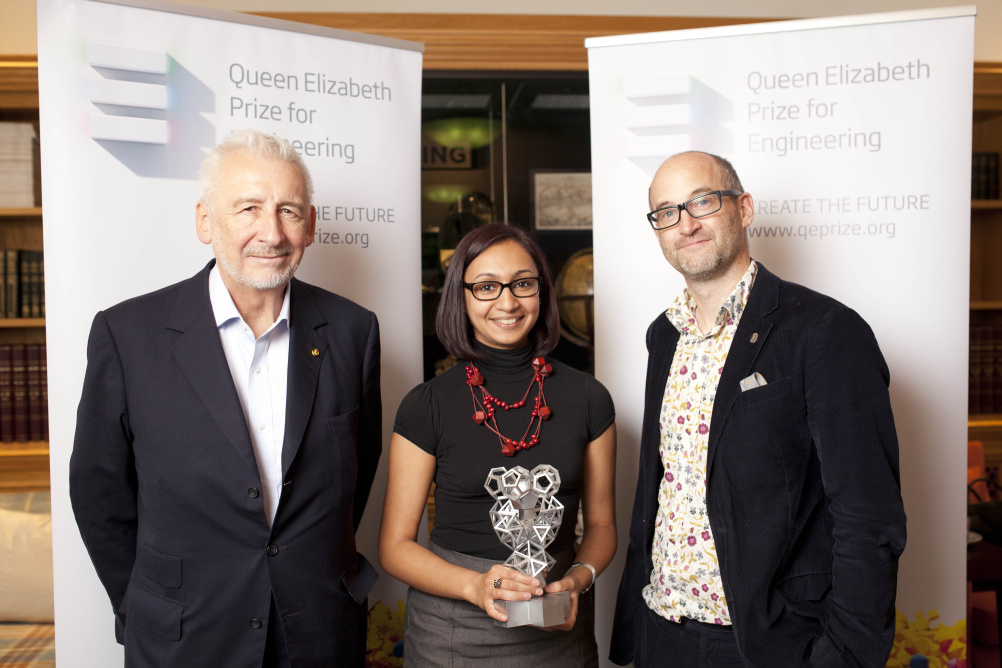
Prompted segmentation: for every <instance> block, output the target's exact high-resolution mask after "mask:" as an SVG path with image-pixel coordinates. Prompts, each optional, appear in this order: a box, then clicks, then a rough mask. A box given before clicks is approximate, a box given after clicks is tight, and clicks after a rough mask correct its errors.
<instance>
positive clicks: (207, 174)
mask: <svg viewBox="0 0 1002 668" xmlns="http://www.w3.org/2000/svg"><path fill="white" fill-rule="evenodd" d="M243 152H247V153H252V154H254V155H256V156H260V157H263V158H271V159H272V160H279V161H282V162H287V163H290V164H292V165H295V166H296V167H298V168H299V172H300V173H301V174H302V175H303V185H304V186H305V187H306V206H307V208H308V207H309V206H310V204H312V203H313V178H312V177H311V176H310V170H309V169H307V168H306V163H305V162H304V161H303V156H301V155H299V152H298V151H296V149H295V148H294V147H293V146H292V144H290V143H289V142H288V141H286V140H284V139H281V138H279V137H276V136H275V135H270V134H267V133H265V132H260V131H258V130H252V129H250V128H242V129H240V130H234V131H233V132H231V133H230V134H229V135H227V136H226V138H225V139H223V141H221V142H219V144H217V145H216V146H215V148H213V149H212V150H211V151H209V153H208V155H206V156H205V158H204V159H203V160H202V167H201V170H200V171H199V188H200V189H201V193H200V195H199V201H200V202H201V203H202V204H203V205H205V206H206V207H207V208H208V209H209V211H212V200H213V195H214V194H215V190H216V182H217V181H218V178H219V170H220V167H221V166H222V163H223V160H224V159H225V158H226V156H228V155H231V154H234V153H243Z"/></svg>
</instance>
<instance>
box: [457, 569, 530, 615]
mask: <svg viewBox="0 0 1002 668" xmlns="http://www.w3.org/2000/svg"><path fill="white" fill-rule="evenodd" d="M475 582H476V586H475V587H474V590H475V595H474V597H473V600H472V602H473V603H475V604H477V605H479V606H480V607H481V608H483V609H484V610H485V611H486V612H487V614H488V615H490V616H491V617H493V618H494V619H496V620H498V621H501V622H506V621H508V615H506V614H505V613H504V612H503V611H502V610H500V609H498V607H497V606H496V605H495V603H494V601H495V600H503V601H528V600H529V599H530V598H532V597H533V596H542V595H543V590H542V589H540V587H539V580H537V579H536V578H531V577H529V576H528V575H526V574H524V573H519V572H518V571H516V570H513V569H511V568H508V567H507V566H503V565H501V564H495V565H494V566H491V569H490V570H489V571H487V572H486V573H477V574H476V580H475ZM495 583H496V584H497V585H498V586H497V587H495V586H494V585H495Z"/></svg>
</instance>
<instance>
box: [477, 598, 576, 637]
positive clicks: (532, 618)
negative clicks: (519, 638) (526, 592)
mask: <svg viewBox="0 0 1002 668" xmlns="http://www.w3.org/2000/svg"><path fill="white" fill-rule="evenodd" d="M494 607H495V608H497V609H498V610H500V611H502V612H504V613H505V614H507V615H508V621H507V622H499V621H498V620H496V619H495V620H494V624H495V625H497V626H504V627H506V628H509V629H510V628H514V627H516V626H527V625H532V626H542V627H546V626H557V625H558V624H563V623H564V620H565V619H566V618H567V617H568V616H570V614H571V593H570V592H568V591H558V592H557V593H555V594H543V595H542V596H533V597H532V598H531V599H529V600H528V601H500V600H495V601H494Z"/></svg>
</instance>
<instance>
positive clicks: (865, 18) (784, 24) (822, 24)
mask: <svg viewBox="0 0 1002 668" xmlns="http://www.w3.org/2000/svg"><path fill="white" fill-rule="evenodd" d="M101 1H102V2H107V1H110V0H101ZM977 14H978V7H977V5H958V6H956V7H939V8H934V9H909V10H904V11H900V12H880V13H876V14H852V15H849V16H832V17H823V18H810V19H791V20H788V21H769V22H765V23H742V24H738V25H730V26H713V27H709V28H690V29H686V30H663V31H661V32H648V33H635V34H632V35H610V36H608V37H587V38H585V41H584V44H585V48H586V49H598V48H604V47H609V46H632V45H637V44H652V43H655V42H681V41H685V40H693V39H709V38H712V37H735V36H741V35H761V34H766V33H776V32H793V31H798V30H821V29H826V28H845V27H849V26H858V25H872V24H880V23H904V22H908V21H928V20H931V19H949V18H961V17H965V16H977Z"/></svg>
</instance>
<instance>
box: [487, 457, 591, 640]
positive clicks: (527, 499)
mask: <svg viewBox="0 0 1002 668" xmlns="http://www.w3.org/2000/svg"><path fill="white" fill-rule="evenodd" d="M484 488H486V489H487V491H488V492H489V493H490V495H491V496H492V497H494V499H495V502H494V507H493V508H491V513H490V515H491V525H492V526H493V527H494V533H496V534H497V536H498V539H499V540H500V541H501V542H502V543H504V544H505V545H506V546H508V547H510V548H511V549H512V553H511V556H510V557H508V560H507V561H506V562H505V566H507V567H508V568H511V569H514V570H517V571H520V572H522V573H525V574H526V575H528V576H530V577H534V578H536V579H538V580H539V586H540V587H545V586H546V574H547V573H548V572H549V570H550V569H551V568H553V566H554V564H556V563H557V562H556V559H554V558H553V557H552V556H550V555H549V554H548V553H547V552H546V548H547V547H548V546H549V545H550V543H552V542H553V539H554V538H556V537H557V531H558V530H559V529H560V522H561V521H562V520H563V517H564V505H563V504H562V503H560V501H558V500H557V498H556V494H557V491H558V490H559V489H560V473H559V472H558V471H557V469H555V468H553V467H552V466H549V465H548V464H540V465H539V466H537V467H536V468H534V469H532V471H529V470H527V469H525V468H524V467H521V466H515V467H513V468H510V469H505V468H504V467H503V466H499V467H497V468H493V469H491V472H490V473H489V474H488V475H487V482H485V483H484ZM494 605H495V606H496V607H497V608H498V609H500V610H504V611H505V612H506V613H507V615H508V621H507V622H499V621H496V620H495V622H494V623H495V624H498V625H499V626H507V627H514V626H523V625H525V624H532V625H534V626H555V625H557V624H562V623H563V621H564V619H565V618H566V617H567V616H568V615H570V614H571V603H570V593H569V592H566V591H562V592H558V593H556V594H543V595H542V596H534V597H533V598H532V599H530V600H528V601H502V600H495V601H494Z"/></svg>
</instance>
